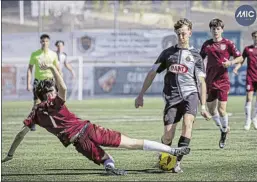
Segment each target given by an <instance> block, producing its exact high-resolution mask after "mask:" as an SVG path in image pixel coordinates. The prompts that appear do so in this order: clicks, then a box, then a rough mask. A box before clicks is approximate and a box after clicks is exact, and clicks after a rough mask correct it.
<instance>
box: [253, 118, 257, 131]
mask: <svg viewBox="0 0 257 182" xmlns="http://www.w3.org/2000/svg"><path fill="white" fill-rule="evenodd" d="M253 126H254V129H256V130H257V117H255V118H253Z"/></svg>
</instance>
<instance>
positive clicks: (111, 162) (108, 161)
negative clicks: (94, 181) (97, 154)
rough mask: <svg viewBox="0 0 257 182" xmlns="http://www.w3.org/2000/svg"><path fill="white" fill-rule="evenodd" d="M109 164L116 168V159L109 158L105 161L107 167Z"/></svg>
mask: <svg viewBox="0 0 257 182" xmlns="http://www.w3.org/2000/svg"><path fill="white" fill-rule="evenodd" d="M107 165H109V166H112V167H113V168H114V167H115V165H114V160H113V159H112V158H109V159H107V160H105V161H104V167H106V166H107Z"/></svg>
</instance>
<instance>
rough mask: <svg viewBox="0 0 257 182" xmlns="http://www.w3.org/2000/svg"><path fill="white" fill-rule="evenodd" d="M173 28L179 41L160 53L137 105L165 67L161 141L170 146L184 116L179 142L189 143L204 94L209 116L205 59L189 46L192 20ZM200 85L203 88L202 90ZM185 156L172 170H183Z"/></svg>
mask: <svg viewBox="0 0 257 182" xmlns="http://www.w3.org/2000/svg"><path fill="white" fill-rule="evenodd" d="M174 29H175V32H176V34H177V36H178V44H177V45H175V46H171V47H169V48H167V49H165V50H164V51H163V52H162V53H161V54H160V56H159V58H158V59H157V60H156V62H155V63H154V65H153V66H152V69H151V70H150V71H149V72H148V75H147V76H146V78H145V81H144V84H143V87H142V89H141V92H140V93H139V95H138V97H137V98H136V100H135V107H136V108H138V107H139V106H141V107H143V104H144V103H143V97H144V94H145V92H146V91H147V89H148V88H149V87H150V86H151V84H152V82H153V80H154V78H155V76H156V74H157V73H161V72H163V71H165V70H166V71H167V72H166V75H165V78H164V88H163V97H164V99H165V102H166V103H165V104H166V105H165V108H164V114H163V122H164V134H163V136H162V138H161V141H162V143H163V144H166V145H168V146H170V145H171V144H172V140H173V138H174V136H175V131H176V126H177V123H178V122H179V121H180V120H181V119H182V118H183V125H182V133H181V136H180V138H179V141H178V146H179V147H180V146H189V143H190V140H191V137H192V127H193V122H194V120H195V116H196V114H197V108H198V104H199V95H201V96H200V102H201V105H202V110H201V114H202V116H203V117H204V118H206V119H209V118H210V115H209V113H208V112H207V111H206V108H205V103H206V84H205V69H204V64H203V60H202V58H201V56H200V55H199V53H198V52H199V51H198V50H196V49H194V48H193V47H190V46H189V39H190V37H191V35H192V23H191V22H190V21H189V20H188V19H186V18H184V19H181V20H179V21H177V23H176V24H175V25H174ZM199 84H200V89H201V90H199ZM199 93H200V94H199ZM182 157H183V156H178V157H177V164H176V166H175V168H174V170H173V172H175V173H179V172H183V171H182V169H181V166H180V164H181V160H182Z"/></svg>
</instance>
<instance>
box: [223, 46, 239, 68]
mask: <svg viewBox="0 0 257 182" xmlns="http://www.w3.org/2000/svg"><path fill="white" fill-rule="evenodd" d="M228 52H229V54H230V56H233V57H234V59H233V60H231V61H229V60H227V59H226V58H225V60H226V62H223V63H222V64H223V66H224V67H225V68H228V67H229V66H232V65H234V64H238V63H240V64H241V63H242V62H243V61H244V59H243V56H241V53H240V52H239V51H238V50H237V48H236V46H235V44H234V43H233V42H232V41H230V42H229V43H228Z"/></svg>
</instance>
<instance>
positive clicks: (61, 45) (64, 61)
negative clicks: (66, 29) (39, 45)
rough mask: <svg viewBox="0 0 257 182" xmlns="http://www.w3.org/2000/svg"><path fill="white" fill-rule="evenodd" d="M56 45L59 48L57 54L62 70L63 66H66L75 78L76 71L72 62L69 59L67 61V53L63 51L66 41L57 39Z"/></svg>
mask: <svg viewBox="0 0 257 182" xmlns="http://www.w3.org/2000/svg"><path fill="white" fill-rule="evenodd" d="M55 46H56V48H57V51H56V53H57V56H58V61H59V67H60V70H61V71H62V69H63V66H65V67H66V68H67V69H68V70H69V71H70V73H71V75H72V79H74V78H75V73H74V71H73V69H72V66H71V64H69V63H68V61H67V54H66V53H65V52H64V51H63V49H64V41H62V40H58V41H56V43H55Z"/></svg>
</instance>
